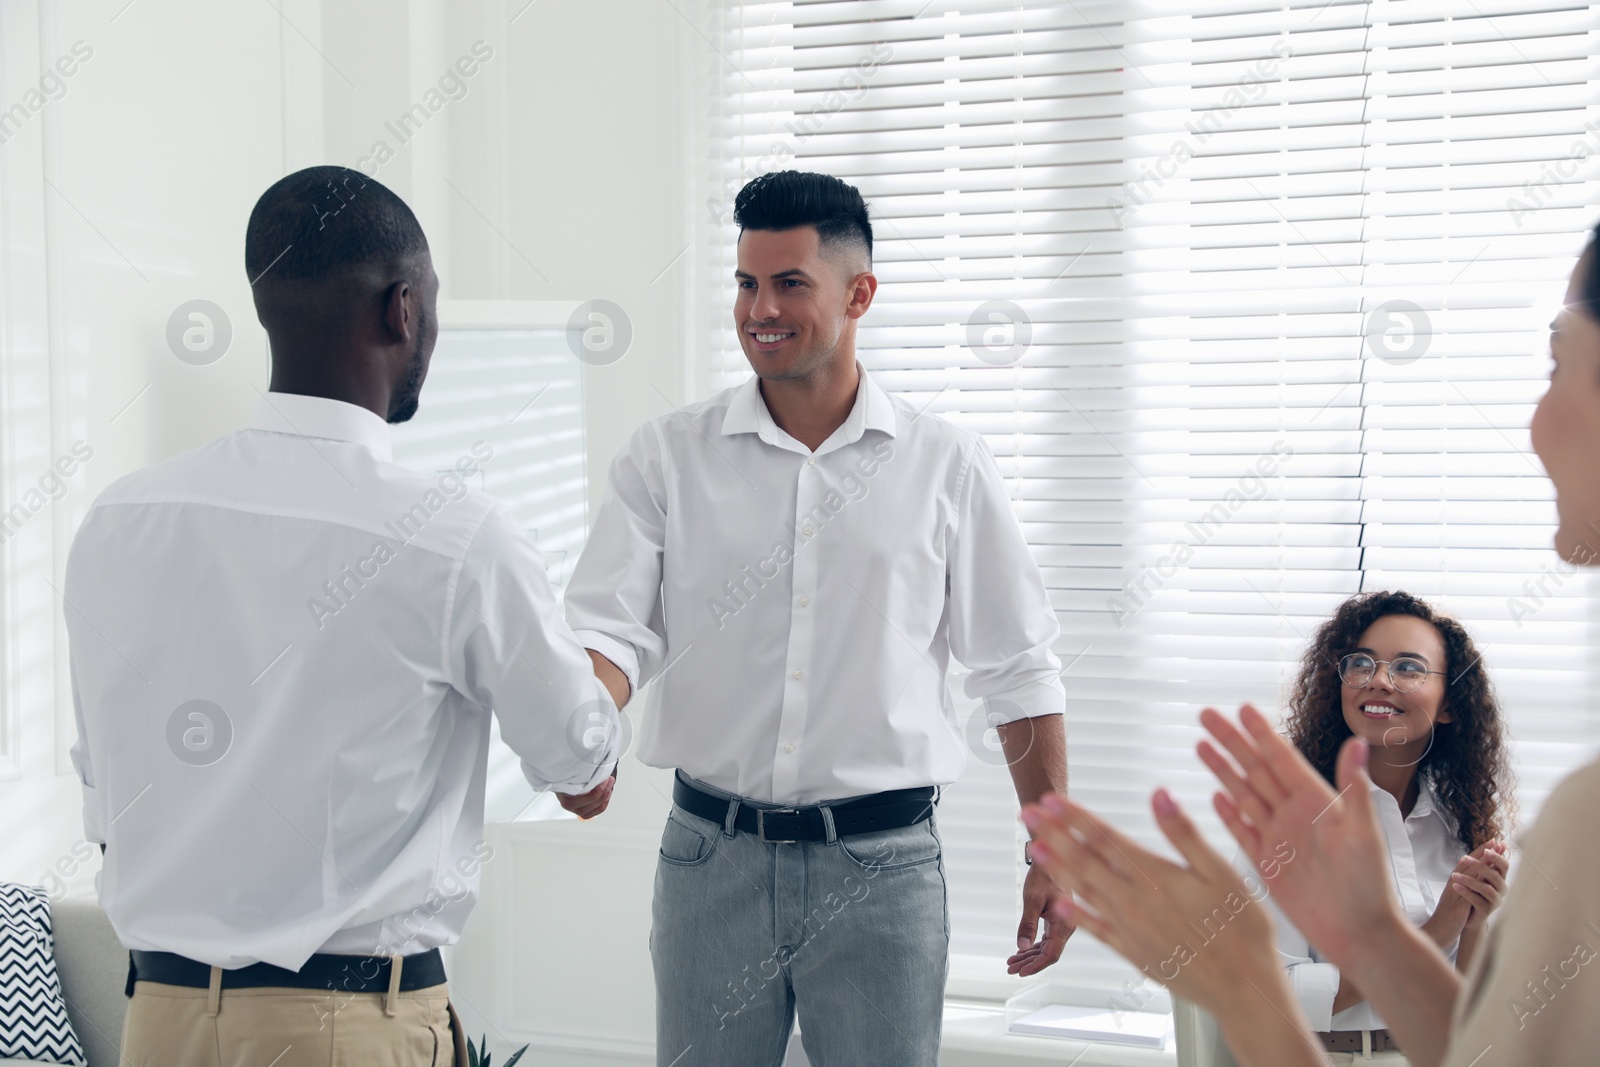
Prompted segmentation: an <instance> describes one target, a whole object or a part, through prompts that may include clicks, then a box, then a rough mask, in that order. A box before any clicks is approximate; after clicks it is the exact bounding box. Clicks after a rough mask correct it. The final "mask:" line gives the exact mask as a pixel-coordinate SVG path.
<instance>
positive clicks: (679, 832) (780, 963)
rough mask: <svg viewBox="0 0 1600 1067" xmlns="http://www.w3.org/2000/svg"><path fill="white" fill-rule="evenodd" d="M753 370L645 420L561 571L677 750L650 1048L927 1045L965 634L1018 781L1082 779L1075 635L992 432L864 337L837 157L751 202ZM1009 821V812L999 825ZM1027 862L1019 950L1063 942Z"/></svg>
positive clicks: (740, 1053) (669, 756) (651, 730)
mask: <svg viewBox="0 0 1600 1067" xmlns="http://www.w3.org/2000/svg"><path fill="white" fill-rule="evenodd" d="M734 217H735V220H736V221H737V222H738V223H739V226H740V235H739V253H738V270H737V271H735V279H736V282H737V284H738V286H739V293H738V298H737V302H736V304H735V307H734V320H735V326H736V327H737V329H738V331H739V341H740V344H741V345H742V346H743V348H744V353H745V356H746V357H747V358H748V359H749V361H750V365H751V366H752V367H753V368H754V369H755V377H754V378H752V379H751V380H749V381H747V382H746V383H745V384H743V385H741V386H738V387H736V388H733V389H729V390H726V391H724V392H722V393H719V394H717V395H716V396H714V397H712V398H711V399H710V400H707V401H705V402H703V403H700V404H695V405H692V406H690V407H688V408H685V409H683V410H681V411H677V412H674V413H673V414H670V415H665V416H662V417H661V418H658V419H655V420H654V421H652V422H649V423H646V424H645V425H644V426H643V427H642V428H641V429H639V430H638V431H637V432H636V433H635V434H634V436H633V438H632V439H631V440H630V441H629V443H628V444H627V446H626V447H625V448H624V449H623V451H622V453H621V454H620V455H619V456H618V457H617V459H616V460H615V461H614V462H613V464H612V467H611V474H610V485H609V487H608V490H607V494H606V498H605V501H604V503H603V504H602V505H601V507H600V511H599V514H598V517H597V519H596V522H595V526H594V529H593V530H592V531H591V533H590V536H589V541H588V545H587V547H586V548H585V549H584V552H583V555H582V557H581V558H580V560H579V562H578V565H577V568H576V570H575V572H574V574H573V577H572V581H571V583H570V585H569V586H568V590H567V597H566V604H567V617H568V620H569V621H570V622H571V623H572V626H573V629H574V630H575V631H576V632H577V635H578V638H579V640H580V641H582V642H583V643H584V644H585V645H587V646H588V647H589V649H590V650H591V651H594V652H598V653H600V654H601V655H602V656H604V657H605V658H606V659H607V660H609V661H610V663H609V664H607V663H603V662H602V663H597V668H598V669H599V671H600V674H601V677H608V676H610V677H612V678H614V679H615V676H616V674H622V675H625V679H616V681H617V682H618V684H616V685H615V688H618V689H624V688H625V687H626V686H632V687H634V688H637V687H638V686H639V685H641V684H643V683H644V682H647V681H650V680H651V679H657V685H656V686H655V697H654V698H653V701H652V711H651V713H649V714H647V715H646V716H645V718H644V720H643V726H642V730H641V735H640V744H639V756H640V758H641V759H642V760H644V762H646V763H649V764H651V765H653V766H657V767H674V768H677V777H676V781H675V785H674V795H673V799H674V802H675V803H674V805H673V809H672V813H671V815H670V817H669V818H668V820H667V825H666V830H665V832H664V834H663V836H662V840H661V855H660V858H659V861H658V864H657V872H656V883H655V903H654V908H653V922H652V928H651V934H650V947H651V956H652V958H653V960H654V964H655V976H656V1003H657V1011H656V1034H657V1043H656V1060H657V1063H658V1064H661V1065H663V1067H666V1065H669V1064H676V1065H677V1067H691V1065H693V1067H750V1065H751V1064H769V1063H777V1062H780V1061H781V1058H782V1050H783V1048H784V1046H785V1044H786V1043H787V1041H788V1037H789V1033H790V1029H791V1027H792V1025H793V1020H794V1016H795V1013H796V1012H797V1011H798V1013H799V1016H800V1029H801V1036H802V1040H803V1041H804V1043H805V1049H806V1054H807V1056H808V1057H809V1059H810V1061H811V1063H813V1064H814V1065H816V1067H845V1065H859V1064H864V1063H870V1064H874V1065H888V1067H894V1065H902V1064H903V1065H907V1067H909V1065H912V1064H919V1065H926V1064H928V1063H932V1062H934V1061H935V1060H937V1057H938V1047H939V1032H940V1021H941V1013H942V1007H943V998H944V983H945V971H946V963H947V958H948V947H949V921H948V911H947V908H946V902H945V880H944V871H943V866H942V861H941V855H940V844H939V838H938V834H937V831H936V830H935V826H934V819H933V805H934V802H935V797H936V792H935V789H936V787H937V786H939V785H943V784H947V783H949V782H953V781H955V780H956V778H957V777H959V775H960V773H961V770H962V767H963V766H964V764H965V757H966V753H965V752H964V750H963V744H964V743H963V740H962V732H961V730H960V728H959V727H958V726H957V724H956V722H955V716H954V712H953V709H952V704H951V699H950V696H949V693H948V691H947V689H946V687H945V669H946V666H947V664H948V661H949V659H950V657H951V656H954V657H955V658H956V659H958V660H960V661H961V662H962V663H964V664H965V665H966V666H967V667H969V668H970V669H971V671H972V674H971V676H970V678H969V679H968V681H967V683H966V691H967V694H968V695H969V696H972V697H977V698H981V699H983V700H984V701H985V703H986V705H987V708H986V711H987V713H988V715H989V716H990V719H991V721H1000V722H1002V723H1004V725H1001V726H1000V727H999V733H1000V736H1001V741H1002V744H1003V747H1004V749H1005V752H1006V756H1007V762H1008V764H1009V766H1010V769H1011V775H1012V778H1013V780H1014V782H1015V785H1016V789H1017V794H1018V796H1019V797H1020V798H1021V799H1022V800H1023V801H1024V802H1027V801H1031V800H1033V799H1034V798H1036V797H1038V796H1040V795H1041V794H1043V793H1044V792H1045V791H1047V790H1051V789H1061V788H1064V787H1065V784H1066V739H1065V731H1064V728H1063V718H1062V712H1063V707H1064V703H1065V692H1064V690H1063V688H1062V685H1061V680H1060V677H1059V672H1060V670H1061V665H1060V662H1059V661H1058V660H1057V658H1056V656H1055V655H1054V654H1053V653H1052V651H1051V648H1050V646H1051V644H1052V642H1053V641H1054V640H1055V638H1056V636H1057V634H1058V632H1059V630H1058V625H1057V622H1056V618H1055V615H1054V612H1053V611H1052V610H1051V607H1050V603H1049V601H1048V599H1047V597H1046V595H1045V589H1044V583H1043V581H1042V579H1041V577H1040V574H1039V569H1038V567H1037V566H1036V565H1035V563H1034V561H1033V558H1032V556H1031V555H1030V554H1029V551H1028V546H1027V544H1026V543H1025V541H1024V540H1023V537H1022V532H1021V529H1020V527H1019V525H1018V523H1017V521H1016V518H1015V517H1014V516H1013V514H1012V511H1011V506H1010V501H1009V499H1008V498H1007V496H1006V493H1005V490H1004V487H1003V486H1002V484H1001V478H1000V474H999V471H998V469H997V467H996V465H995V462H994V459H993V457H992V456H991V454H990V452H989V449H988V447H987V446H986V445H985V444H984V442H983V440H982V439H981V438H980V437H978V436H977V435H976V434H973V433H969V432H966V431H963V430H960V429H957V428H956V427H955V426H953V425H951V424H950V423H948V422H946V421H944V420H942V419H939V418H938V417H937V416H932V415H924V416H920V417H919V414H920V413H919V412H917V411H916V410H915V409H913V408H912V407H911V406H910V405H909V404H907V403H906V402H905V401H904V400H901V399H898V398H894V397H891V396H889V395H888V394H886V393H884V392H883V391H882V390H881V389H879V388H878V386H877V385H876V384H874V383H873V381H872V380H871V379H870V378H869V377H867V375H866V374H865V373H864V372H863V371H862V369H861V366H860V364H859V363H857V362H856V356H855V334H856V322H857V320H858V319H860V318H861V316H862V315H864V314H865V313H866V311H867V309H868V307H870V306H871V304H872V298H873V294H874V292H875V291H876V289H877V284H878V282H877V278H875V277H874V276H873V274H872V225H871V223H870V222H869V221H868V217H867V208H866V204H865V203H864V202H863V201H862V199H861V195H860V193H858V192H857V191H856V190H855V189H854V188H853V187H851V186H849V185H847V184H845V183H844V182H842V181H840V180H839V179H837V178H832V177H828V176H826V175H821V174H802V173H797V172H794V171H784V172H780V173H776V174H769V175H766V176H763V177H760V178H757V179H755V180H754V181H752V182H750V183H749V184H748V185H746V186H745V187H744V189H743V190H741V191H740V193H739V195H738V198H737V200H736V202H735V213H734ZM996 829H997V831H999V830H1001V829H1002V828H1001V827H996ZM1058 895H1059V890H1057V889H1056V888H1055V886H1054V885H1052V884H1051V883H1050V882H1049V881H1048V880H1047V879H1046V877H1045V875H1044V874H1043V871H1042V869H1040V868H1033V869H1030V870H1029V872H1028V875H1027V880H1026V883H1025V887H1024V891H1023V909H1022V910H1023V914H1022V922H1021V924H1020V926H1019V929H1018V937H1017V948H1018V951H1017V953H1016V954H1015V955H1014V956H1012V957H1011V958H1010V960H1009V961H1008V964H1009V969H1010V970H1011V972H1012V973H1018V974H1024V975H1028V974H1035V973H1037V972H1039V971H1041V970H1043V969H1044V968H1046V967H1048V966H1049V965H1050V964H1052V963H1054V962H1055V961H1056V960H1057V959H1058V958H1059V957H1060V955H1061V950H1062V947H1063V946H1064V944H1065V942H1066V939H1067V937H1068V935H1069V934H1070V933H1071V930H1070V928H1069V927H1066V926H1064V925H1062V924H1061V923H1059V922H1052V921H1050V920H1048V919H1045V922H1046V927H1045V931H1046V932H1045V936H1044V938H1043V939H1042V940H1037V941H1036V940H1035V938H1036V934H1037V931H1038V924H1039V922H1040V920H1041V919H1043V918H1044V917H1045V914H1046V912H1047V909H1048V907H1049V905H1050V903H1051V902H1052V901H1053V900H1054V899H1055V898H1056V897H1057V896H1058Z"/></svg>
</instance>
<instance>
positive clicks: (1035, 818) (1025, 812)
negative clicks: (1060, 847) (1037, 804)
mask: <svg viewBox="0 0 1600 1067" xmlns="http://www.w3.org/2000/svg"><path fill="white" fill-rule="evenodd" d="M1022 825H1024V826H1026V827H1027V828H1028V829H1030V830H1037V829H1038V828H1039V813H1038V812H1037V811H1035V810H1034V809H1033V808H1031V807H1029V808H1023V809H1022Z"/></svg>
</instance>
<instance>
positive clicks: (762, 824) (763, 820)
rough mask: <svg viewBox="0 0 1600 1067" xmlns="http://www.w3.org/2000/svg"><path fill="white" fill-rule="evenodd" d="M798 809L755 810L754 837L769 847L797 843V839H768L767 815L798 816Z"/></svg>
mask: <svg viewBox="0 0 1600 1067" xmlns="http://www.w3.org/2000/svg"><path fill="white" fill-rule="evenodd" d="M799 814H800V809H799V808H771V809H768V808H757V809H756V836H757V837H758V838H760V839H761V840H762V841H764V842H765V843H766V844H769V845H792V844H795V843H796V842H798V841H799V840H800V839H799V838H798V837H768V836H767V816H768V815H799Z"/></svg>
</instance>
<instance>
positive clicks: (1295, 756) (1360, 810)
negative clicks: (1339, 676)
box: [1199, 704, 1409, 970]
mask: <svg viewBox="0 0 1600 1067" xmlns="http://www.w3.org/2000/svg"><path fill="white" fill-rule="evenodd" d="M1239 718H1240V722H1241V723H1242V724H1243V726H1244V730H1243V731H1241V730H1240V729H1239V728H1238V727H1236V726H1234V725H1233V723H1231V722H1229V721H1228V720H1227V719H1226V718H1224V717H1223V716H1222V715H1221V714H1219V713H1218V712H1217V711H1216V709H1215V708H1207V709H1206V710H1205V711H1204V712H1202V713H1201V715H1200V721H1201V722H1202V723H1204V724H1205V727H1206V729H1207V730H1209V731H1210V732H1211V735H1212V737H1214V738H1215V739H1216V740H1217V742H1218V743H1220V744H1221V745H1222V747H1223V748H1224V749H1226V750H1227V755H1223V753H1222V752H1220V751H1219V750H1218V749H1217V748H1216V747H1215V746H1213V745H1212V744H1211V743H1210V742H1209V741H1201V742H1200V745H1199V752H1200V759H1201V760H1202V761H1203V762H1204V763H1205V765H1206V766H1207V767H1210V768H1211V770H1212V772H1213V773H1214V774H1216V776H1217V778H1218V779H1220V780H1221V782H1222V786H1223V789H1224V790H1226V792H1225V793H1219V794H1217V796H1216V799H1215V804H1216V809H1217V814H1219V815H1220V816H1222V821H1223V822H1224V823H1226V824H1227V827H1228V830H1229V832H1231V833H1232V834H1233V836H1234V837H1235V838H1236V839H1237V840H1238V842H1239V845H1240V846H1241V847H1242V848H1243V849H1244V851H1245V854H1246V855H1247V856H1249V857H1250V859H1251V860H1252V861H1254V862H1255V864H1256V866H1257V869H1258V870H1260V871H1261V872H1262V875H1263V877H1264V878H1265V879H1266V882H1267V885H1268V888H1269V889H1270V891H1271V893H1272V899H1273V900H1274V901H1275V902H1276V903H1277V904H1278V906H1279V907H1281V908H1282V909H1283V912H1284V914H1285V915H1287V916H1288V917H1289V920H1290V921H1291V922H1293V923H1294V924H1295V926H1297V927H1299V929H1300V931H1301V932H1302V933H1304V934H1305V935H1306V939H1307V940H1309V941H1310V942H1311V943H1312V944H1313V945H1315V946H1317V948H1318V949H1319V950H1320V951H1321V952H1322V954H1323V956H1324V957H1326V958H1327V960H1328V961H1329V962H1330V963H1332V964H1334V965H1335V966H1336V967H1338V968H1339V969H1340V970H1348V969H1350V966H1351V964H1352V962H1353V957H1352V953H1353V952H1354V951H1355V950H1357V948H1358V947H1359V946H1360V945H1362V944H1365V943H1366V942H1367V941H1370V940H1371V939H1372V938H1373V936H1374V935H1375V934H1376V935H1377V937H1378V938H1380V939H1381V938H1382V937H1383V936H1384V935H1383V934H1382V933H1381V931H1383V930H1385V929H1393V928H1397V927H1405V926H1408V925H1409V923H1408V922H1407V920H1406V918H1405V915H1404V914H1403V913H1402V912H1401V910H1400V902H1399V900H1398V899H1397V898H1396V897H1395V891H1394V886H1393V885H1392V884H1391V880H1390V879H1389V878H1387V877H1381V876H1375V875H1378V874H1380V873H1381V872H1383V871H1387V870H1388V869H1389V850H1388V846H1387V845H1386V844H1385V842H1384V839H1383V831H1382V830H1381V829H1380V827H1379V825H1378V819H1377V815H1376V813H1375V812H1374V810H1373V807H1372V793H1371V790H1372V783H1371V779H1369V778H1368V777H1367V773H1366V760H1367V746H1366V743H1365V742H1363V741H1361V740H1360V739H1359V738H1352V739H1350V740H1349V741H1347V742H1345V746H1344V748H1343V749H1342V750H1341V751H1340V753H1339V765H1338V781H1339V789H1338V791H1335V790H1334V789H1332V788H1331V787H1330V786H1329V785H1328V783H1327V782H1325V781H1324V780H1323V778H1322V776H1321V775H1320V774H1318V773H1317V771H1316V770H1315V769H1314V768H1313V767H1312V766H1311V764H1309V763H1307V762H1306V760H1305V757H1304V756H1302V755H1300V753H1299V752H1298V751H1296V750H1295V748H1294V746H1292V745H1291V744H1289V742H1288V741H1286V740H1284V739H1283V738H1282V737H1279V736H1278V734H1277V733H1276V731H1274V730H1273V728H1272V724H1271V723H1269V722H1268V721H1267V718H1266V716H1264V715H1262V714H1261V713H1260V712H1259V711H1257V710H1256V709H1255V708H1253V707H1251V706H1249V705H1248V704H1247V705H1245V706H1244V707H1243V708H1241V709H1240V713H1239ZM1230 756H1231V757H1232V758H1231V759H1230V758H1229V757H1230ZM1279 853H1285V854H1288V855H1292V856H1294V857H1295V859H1294V860H1293V861H1292V862H1287V863H1285V862H1282V861H1281V859H1279ZM1275 859H1279V862H1278V863H1277V865H1276V867H1274V860H1275Z"/></svg>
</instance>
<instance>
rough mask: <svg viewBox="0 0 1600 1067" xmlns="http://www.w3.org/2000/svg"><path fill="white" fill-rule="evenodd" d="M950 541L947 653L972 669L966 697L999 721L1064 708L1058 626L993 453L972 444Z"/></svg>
mask: <svg viewBox="0 0 1600 1067" xmlns="http://www.w3.org/2000/svg"><path fill="white" fill-rule="evenodd" d="M951 542H952V543H951V545H950V546H949V554H948V557H947V558H948V559H949V581H950V605H949V607H950V651H951V654H953V655H954V656H955V658H956V659H958V660H960V661H961V662H962V663H963V664H965V665H966V667H967V668H968V669H969V670H970V671H971V672H972V673H971V674H970V675H969V676H968V677H967V681H966V686H965V688H966V693H967V695H968V696H969V697H973V698H975V699H979V700H982V701H984V702H985V704H986V706H987V707H988V710H989V714H990V720H991V721H992V722H996V723H1001V722H1009V721H1012V720H1015V719H1022V718H1029V717H1032V716H1035V715H1059V714H1061V713H1062V712H1064V711H1065V710H1066V690H1065V689H1064V688H1063V687H1062V684H1061V661H1060V659H1058V658H1057V656H1056V654H1055V652H1054V651H1052V649H1051V646H1052V645H1053V644H1054V643H1055V641H1056V638H1057V637H1059V636H1060V633H1061V627H1060V624H1059V623H1058V622H1057V621H1056V615H1055V611H1054V610H1053V609H1052V608H1051V606H1050V598H1049V595H1048V594H1047V593H1046V592H1045V587H1044V578H1043V576H1042V575H1041V574H1040V573H1039V565H1038V564H1037V563H1036V562H1035V561H1034V558H1033V553H1032V552H1030V551H1029V550H1028V543H1027V541H1026V540H1024V538H1023V536H1022V527H1021V526H1020V525H1019V524H1018V522H1017V518H1016V515H1015V514H1013V513H1012V510H1011V500H1010V498H1009V497H1008V496H1007V495H1006V491H1005V484H1004V482H1003V481H1002V479H1001V477H1000V469H999V467H998V466H997V465H996V464H995V461H994V456H993V454H992V453H991V452H990V451H989V447H988V445H987V444H985V443H984V441H983V439H982V438H975V439H974V440H973V442H972V444H971V446H970V449H969V452H968V458H967V460H966V463H965V471H964V473H963V475H962V480H961V485H960V490H959V493H958V495H957V504H956V514H955V522H954V528H953V532H952V536H951Z"/></svg>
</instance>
